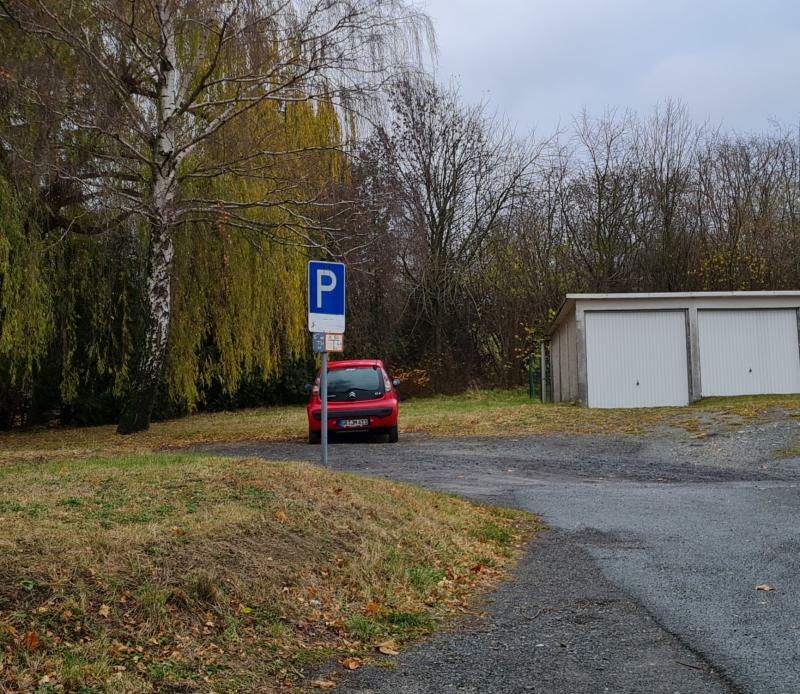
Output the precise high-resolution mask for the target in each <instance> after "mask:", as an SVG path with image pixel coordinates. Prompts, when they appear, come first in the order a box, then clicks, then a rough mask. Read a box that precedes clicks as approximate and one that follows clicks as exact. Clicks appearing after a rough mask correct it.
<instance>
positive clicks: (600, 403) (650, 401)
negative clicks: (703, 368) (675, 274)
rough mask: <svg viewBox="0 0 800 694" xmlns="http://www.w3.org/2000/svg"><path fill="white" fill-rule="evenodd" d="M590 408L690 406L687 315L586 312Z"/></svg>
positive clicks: (638, 312)
mask: <svg viewBox="0 0 800 694" xmlns="http://www.w3.org/2000/svg"><path fill="white" fill-rule="evenodd" d="M585 325H586V371H587V373H586V377H587V381H588V389H589V393H588V395H589V403H588V405H589V407H656V406H660V405H687V404H688V403H689V375H688V370H687V362H686V314H685V313H684V312H683V311H619V312H587V313H586V314H585Z"/></svg>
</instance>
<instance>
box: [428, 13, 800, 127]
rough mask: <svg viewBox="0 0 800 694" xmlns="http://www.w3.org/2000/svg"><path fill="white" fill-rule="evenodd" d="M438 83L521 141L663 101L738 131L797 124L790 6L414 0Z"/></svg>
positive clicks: (797, 71)
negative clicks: (429, 30) (582, 117)
mask: <svg viewBox="0 0 800 694" xmlns="http://www.w3.org/2000/svg"><path fill="white" fill-rule="evenodd" d="M418 2H419V4H420V5H421V7H422V8H423V9H425V10H426V11H427V12H428V14H429V15H430V16H431V17H432V19H433V21H434V25H435V27H436V32H437V37H438V44H439V59H438V69H437V74H438V76H439V78H440V80H442V81H448V80H449V79H450V78H451V77H455V78H456V79H457V80H458V81H459V82H460V84H461V91H462V94H463V96H464V98H465V100H469V101H479V100H481V99H482V98H483V99H486V100H487V101H489V102H490V103H491V104H492V106H493V107H496V108H497V109H498V110H499V111H502V112H505V113H507V114H508V116H509V117H510V118H511V120H512V121H513V122H515V124H516V126H517V130H518V131H520V133H524V132H526V131H528V130H530V129H532V128H534V127H535V129H536V131H537V132H538V133H539V134H541V135H545V134H548V133H550V132H552V131H553V130H555V128H556V127H557V126H558V125H559V124H561V126H562V127H568V126H570V125H571V124H572V117H573V116H574V115H576V114H578V113H579V112H580V111H581V109H583V108H584V107H586V109H587V110H588V111H589V112H590V113H592V114H594V115H599V114H601V113H602V112H603V111H604V110H605V109H607V108H615V109H618V110H624V109H626V108H629V109H633V110H636V111H639V112H640V113H646V112H648V111H650V109H651V108H652V107H653V105H655V104H656V103H657V102H659V101H661V100H663V99H665V98H668V97H671V98H673V99H678V100H680V101H682V102H683V103H684V104H685V105H686V106H687V107H688V109H689V111H690V113H691V114H692V116H693V117H694V118H696V119H698V120H701V121H705V120H709V121H710V122H711V123H713V124H715V125H716V124H722V125H723V126H724V127H726V128H728V129H735V130H738V131H740V132H751V131H762V130H765V129H768V128H769V127H770V125H769V120H770V119H775V120H778V121H779V122H781V123H782V124H783V125H787V126H789V125H791V126H792V127H795V126H796V124H797V122H798V120H800V0H418Z"/></svg>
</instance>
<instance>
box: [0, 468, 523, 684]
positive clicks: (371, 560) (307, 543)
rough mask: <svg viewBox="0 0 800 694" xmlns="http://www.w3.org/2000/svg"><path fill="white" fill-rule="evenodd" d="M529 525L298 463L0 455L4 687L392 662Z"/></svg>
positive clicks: (229, 679) (244, 678) (498, 568)
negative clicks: (5, 458)
mask: <svg viewBox="0 0 800 694" xmlns="http://www.w3.org/2000/svg"><path fill="white" fill-rule="evenodd" d="M535 527H536V524H535V520H534V519H533V518H532V517H531V516H528V515H526V514H522V513H517V512H512V511H503V510H499V509H493V508H489V507H486V506H481V505H476V504H471V503H468V502H465V501H462V500H459V499H456V498H453V497H449V496H445V495H441V494H435V493H432V492H427V491H424V490H421V489H416V488H412V487H409V486H404V485H398V484H392V483H389V482H383V481H376V480H368V479H363V478H359V477H356V476H352V475H345V474H341V473H333V472H330V471H326V470H322V469H319V468H316V467H314V466H310V465H305V464H290V463H279V464H276V463H268V462H265V461H262V460H237V461H233V460H222V459H216V458H211V457H203V456H188V455H169V454H148V455H122V456H118V457H116V458H113V459H111V458H104V457H100V458H90V459H83V460H72V461H66V460H62V461H57V462H47V463H31V462H25V463H13V464H9V465H5V466H0V556H2V562H0V690H3V691H4V690H9V691H18V690H19V691H40V692H53V691H64V690H67V691H85V692H94V691H109V692H139V691H165V690H166V691H211V690H215V691H270V690H271V689H272V688H275V687H283V686H291V685H294V684H305V685H312V686H313V683H310V682H305V683H304V682H303V679H302V676H303V672H304V670H305V669H306V668H308V667H309V666H311V665H314V664H318V663H322V662H327V661H329V660H336V659H338V660H342V659H343V660H344V663H345V665H347V666H349V667H355V666H358V665H359V664H360V660H359V659H363V658H365V657H373V658H383V659H385V660H391V657H392V655H393V654H396V653H395V650H396V649H397V648H399V647H402V644H403V643H405V642H406V641H409V640H413V639H416V638H419V637H420V636H422V635H424V634H427V633H428V632H430V631H431V630H432V629H434V628H435V626H436V625H437V624H438V623H440V622H441V621H442V620H444V619H446V618H448V617H450V616H452V615H453V614H457V613H459V612H461V611H463V610H465V609H467V606H468V604H470V603H469V601H471V600H472V599H473V598H474V597H475V595H476V594H477V593H480V592H481V591H483V590H485V589H487V588H488V587H490V586H491V585H492V584H493V583H494V582H496V581H497V580H498V579H499V578H500V577H501V576H502V575H503V574H504V572H505V571H506V570H507V569H508V568H509V566H510V565H511V564H512V563H513V561H514V560H515V558H516V557H517V555H518V554H519V551H520V547H521V546H522V543H523V542H524V541H525V539H526V538H527V537H528V536H529V535H530V534H531V533H532V532H533V531H534V530H535ZM381 644H383V651H384V652H385V653H387V654H388V655H381V653H380V652H379V651H378V650H376V649H377V647H378V646H380V645H381ZM337 667H338V666H337ZM335 681H336V676H335V675H334V676H333V678H331V677H326V678H325V680H324V681H322V682H318V683H317V685H318V686H325V687H329V686H331V683H335Z"/></svg>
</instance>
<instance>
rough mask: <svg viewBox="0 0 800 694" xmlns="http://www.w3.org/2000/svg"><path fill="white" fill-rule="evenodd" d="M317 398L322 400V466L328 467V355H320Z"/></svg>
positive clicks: (325, 353)
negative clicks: (320, 363)
mask: <svg viewBox="0 0 800 694" xmlns="http://www.w3.org/2000/svg"><path fill="white" fill-rule="evenodd" d="M319 397H320V399H321V400H322V419H321V420H320V422H321V424H322V466H323V467H328V353H327V352H323V353H322V369H321V370H320V373H319Z"/></svg>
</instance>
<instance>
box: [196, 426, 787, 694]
mask: <svg viewBox="0 0 800 694" xmlns="http://www.w3.org/2000/svg"><path fill="white" fill-rule="evenodd" d="M797 437H798V423H797V422H796V421H794V422H793V421H779V422H772V423H769V424H766V425H758V426H752V427H748V428H746V429H741V430H738V431H728V432H723V433H720V434H719V435H717V436H712V437H708V438H705V439H701V440H695V439H692V438H691V437H690V436H688V435H687V434H685V433H683V432H663V431H662V432H657V433H654V435H653V436H650V437H647V438H635V437H573V438H571V439H565V438H558V437H547V438H543V437H537V438H533V437H532V438H497V439H450V440H446V439H428V438H424V437H403V438H402V439H401V443H400V444H398V445H388V444H383V445H380V444H373V443H368V442H361V443H347V444H339V445H335V446H334V447H333V448H332V451H331V461H332V463H333V466H334V467H336V468H338V469H342V470H351V471H354V472H359V473H363V474H370V475H375V476H381V477H389V478H393V479H398V480H404V481H408V482H413V483H415V484H421V485H425V486H428V487H432V488H435V489H440V490H446V491H450V492H455V493H458V494H461V495H464V496H467V497H471V498H475V499H480V500H484V501H490V502H494V503H498V504H503V505H508V506H514V507H518V508H523V509H526V510H529V511H532V512H535V513H539V514H541V515H542V516H543V517H544V520H545V522H546V523H547V524H548V525H549V527H550V528H551V530H550V531H548V532H546V533H544V534H543V535H542V536H541V537H540V538H538V539H536V540H534V542H533V543H532V544H531V547H530V549H529V551H528V552H527V554H526V557H525V558H524V560H523V561H522V562H521V564H520V567H519V570H518V572H517V574H516V576H515V577H514V579H513V580H511V581H509V582H507V583H506V584H504V585H503V587H502V588H501V589H500V591H498V593H497V594H496V595H495V596H494V597H493V600H492V603H491V604H490V605H488V606H487V615H486V616H485V618H483V619H481V620H477V621H476V622H475V623H474V624H468V625H462V628H459V629H456V630H453V631H452V632H451V633H443V634H439V635H437V636H436V637H435V638H434V639H433V640H432V641H430V642H428V643H426V644H422V645H420V646H418V647H415V648H413V649H410V650H409V651H407V652H406V653H404V654H403V655H401V656H400V657H399V658H398V662H397V667H396V668H395V669H393V670H385V669H369V668H368V669H365V670H362V671H359V672H358V673H355V674H354V675H347V677H346V679H345V680H344V681H343V685H342V688H343V689H344V690H345V691H354V692H362V693H363V694H366V693H367V692H392V693H393V694H401V693H409V694H411V693H415V694H416V693H418V692H420V693H421V692H439V691H441V692H446V691H464V692H475V693H477V692H522V691H535V692H543V693H544V692H548V693H550V692H552V693H564V694H567V693H568V692H569V693H576V692H587V693H588V692H606V691H607V692H665V693H667V692H669V693H674V692H680V693H682V694H685V693H687V692H731V691H733V692H753V693H758V694H761V693H764V694H766V693H768V692H769V693H781V694H790V693H793V692H800V459H796V458H795V459H791V460H783V461H776V460H775V457H774V455H775V451H776V450H777V449H779V448H781V447H783V446H785V445H787V444H788V443H791V442H792V441H795V440H796V439H797ZM207 450H214V451H215V452H217V453H223V454H227V455H246V456H250V455H258V456H262V457H265V458H270V459H294V460H303V459H306V460H315V459H316V456H317V455H318V451H319V449H318V448H315V447H309V446H307V445H304V444H267V445H265V444H260V445H259V444H239V445H234V446H231V445H227V446H213V447H207ZM763 583H766V584H769V585H770V586H773V587H774V588H775V591H774V592H762V591H756V590H755V586H756V585H759V584H763Z"/></svg>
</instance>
